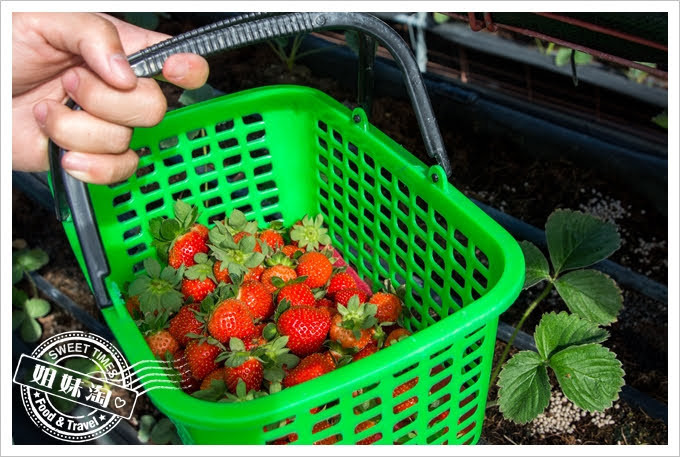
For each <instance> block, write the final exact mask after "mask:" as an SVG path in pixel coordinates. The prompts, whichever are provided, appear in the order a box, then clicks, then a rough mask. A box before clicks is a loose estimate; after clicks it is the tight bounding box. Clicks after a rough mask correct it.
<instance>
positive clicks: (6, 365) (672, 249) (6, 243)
mask: <svg viewBox="0 0 680 457" xmlns="http://www.w3.org/2000/svg"><path fill="white" fill-rule="evenodd" d="M189 5H190V8H191V9H193V10H196V11H220V10H221V11H348V10H355V11H452V10H454V11H517V12H521V11H536V10H538V9H541V10H548V11H585V10H591V11H595V10H597V11H603V12H609V11H612V12H614V11H616V12H619V11H630V12H652V11H665V12H668V13H669V37H668V38H669V40H668V42H669V74H670V75H671V76H670V78H669V90H668V95H669V98H668V99H669V109H668V118H669V125H670V126H671V128H670V129H669V141H668V145H669V149H668V150H669V175H668V182H669V183H671V184H670V186H669V195H668V200H669V210H668V211H669V212H668V214H669V219H668V233H669V239H668V250H669V259H668V260H669V261H668V274H669V278H674V279H673V280H672V281H669V285H668V286H669V300H668V302H669V304H670V306H669V311H668V318H669V352H668V356H669V386H668V395H669V398H668V400H669V427H668V430H669V437H668V438H669V445H668V446H646V447H639V446H638V447H636V446H616V447H614V446H611V447H608V446H588V447H586V448H585V449H584V448H581V447H575V446H574V447H570V446H551V447H549V448H547V447H542V446H524V447H521V448H520V447H513V446H478V447H470V448H456V449H451V448H449V447H428V448H426V449H425V448H419V449H417V450H414V449H413V448H411V447H408V446H403V447H398V446H389V447H385V446H373V447H371V448H367V447H352V448H351V449H350V448H347V447H335V446H331V447H328V446H327V447H325V448H323V450H320V449H319V448H312V447H301V446H292V447H291V446H277V447H275V448H272V447H269V448H267V449H266V450H265V449H264V448H255V447H252V446H234V447H230V448H229V449H228V450H226V449H223V448H222V449H213V448H214V447H215V446H210V447H201V448H200V450H198V452H200V453H206V454H207V453H213V452H219V453H220V454H223V453H225V452H226V453H227V454H229V455H232V454H235V455H239V454H249V455H256V454H257V453H265V452H266V453H269V454H273V453H276V454H280V455H315V454H318V453H320V452H323V453H324V454H327V455H343V454H348V453H352V454H362V453H369V452H370V453H371V454H374V455H413V454H415V453H417V454H422V453H423V452H424V451H425V452H427V453H428V454H432V455H451V454H456V455H458V454H466V455H546V454H550V455H572V454H576V453H579V454H580V453H597V454H600V455H641V454H643V453H646V454H655V455H678V453H679V452H678V449H679V448H678V436H677V433H675V432H674V431H676V430H678V425H679V424H678V376H677V375H678V342H679V340H678V330H679V329H678V325H677V324H678V318H679V314H678V307H677V304H678V303H679V300H678V298H679V297H678V281H677V278H678V277H679V276H680V271H679V270H678V258H679V257H678V256H677V254H678V253H679V248H680V245H679V244H678V233H679V232H680V227H679V225H678V207H679V205H678V202H679V199H678V197H679V192H678V180H679V179H678V178H679V177H678V166H679V162H678V152H679V149H678V130H677V126H678V125H680V124H679V122H678V99H679V96H680V94H679V93H678V42H679V37H678V25H679V24H678V11H679V9H678V3H677V2H674V1H649V2H647V1H646V2H640V1H633V2H630V1H626V2H624V1H604V2H583V1H575V2H564V1H561V2H546V1H543V2H527V1H514V2H483V1H476V2H432V1H423V2H414V1H389V2H361V3H354V4H353V3H348V2H346V1H343V2H337V1H334V2H318V1H317V2H305V1H287V2H285V3H284V2H271V1H270V2H253V1H249V2H243V1H230V2H205V1H200V2H198V1H197V2H190V3H189V2H187V1H181V2H178V1H174V2H173V1H165V2H163V3H155V2H143V1H135V2H130V1H121V2H108V3H107V2H96V1H88V2H77V1H60V2H46V1H36V2H19V1H5V2H2V4H1V5H0V7H1V11H2V18H1V22H0V30H1V32H0V33H1V35H0V37H1V40H0V41H1V43H2V52H1V53H0V56H1V59H2V66H1V68H3V69H8V68H10V60H11V42H12V36H11V32H12V25H11V16H12V15H11V13H12V11H95V10H105V11H153V10H158V9H163V10H165V11H186V10H187V9H188V7H189ZM354 6H356V8H353V7H354ZM0 80H1V84H2V85H1V88H2V92H1V94H2V96H1V97H0V103H1V107H2V111H1V112H2V117H1V124H0V125H1V129H2V130H1V132H2V135H0V139H1V141H2V143H1V144H2V151H3V153H2V154H1V156H0V164H1V165H0V166H1V170H0V172H1V173H2V174H1V177H2V179H0V195H1V198H2V206H1V208H2V218H1V228H2V231H1V235H0V236H1V241H0V252H1V253H2V255H1V262H2V264H1V269H0V273H1V274H0V281H1V283H0V285H1V287H0V290H1V291H2V298H3V300H2V304H3V306H1V307H0V312H1V313H2V314H1V315H2V322H3V325H2V331H1V332H0V342H1V348H0V349H1V351H2V352H1V354H2V356H1V357H0V361H1V364H2V370H1V371H0V376H1V377H0V384H1V390H0V392H1V398H2V399H3V400H6V401H2V402H1V403H2V406H1V408H2V410H1V414H0V426H1V435H0V443H1V448H0V451H1V453H2V454H3V455H34V454H42V453H44V452H46V451H47V452H49V453H50V454H52V455H55V456H61V455H64V456H70V455H117V454H121V453H123V452H126V453H129V451H130V450H129V449H123V448H120V447H118V446H92V445H90V446H78V447H76V446H64V447H54V446H53V447H50V448H49V450H48V449H46V448H45V447H41V446H12V445H11V437H12V434H11V417H12V415H11V408H12V404H11V402H10V401H9V398H10V396H11V379H12V373H11V345H12V340H11V332H10V326H9V324H8V323H9V322H10V321H11V307H10V306H9V303H10V302H11V299H10V298H9V297H10V292H11V282H10V277H11V274H10V270H11V248H10V246H11V241H12V234H11V217H12V216H11V212H10V209H9V208H10V207H11V195H12V187H11V150H12V145H11V74H10V72H9V71H6V70H5V71H3V72H2V73H1V75H0ZM651 223H653V221H651ZM217 448H219V447H217ZM135 449H138V451H139V452H140V453H141V452H143V453H144V454H147V455H184V454H186V453H188V452H196V451H197V449H194V450H189V449H186V448H184V447H180V446H165V447H160V446H151V447H145V448H144V449H143V450H142V449H140V448H135Z"/></svg>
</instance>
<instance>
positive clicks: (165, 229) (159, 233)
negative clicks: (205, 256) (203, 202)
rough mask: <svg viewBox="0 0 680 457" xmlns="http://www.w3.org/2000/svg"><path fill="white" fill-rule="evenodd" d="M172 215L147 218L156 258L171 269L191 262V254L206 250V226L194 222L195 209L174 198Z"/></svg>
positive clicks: (190, 264)
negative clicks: (164, 261) (168, 217)
mask: <svg viewBox="0 0 680 457" xmlns="http://www.w3.org/2000/svg"><path fill="white" fill-rule="evenodd" d="M173 212H174V216H175V217H174V218H173V219H167V218H164V217H156V218H153V219H151V220H150V221H149V230H150V232H151V236H152V237H153V242H152V244H153V246H155V248H156V252H157V253H158V257H159V258H160V259H161V260H167V261H168V264H169V265H170V266H171V267H173V268H179V267H180V266H181V265H184V266H186V267H190V266H192V265H194V256H195V255H196V254H198V253H199V252H203V253H206V252H208V246H207V245H206V241H207V228H206V227H205V226H203V225H201V224H196V218H197V217H198V208H197V207H196V206H193V205H189V204H187V203H184V202H183V201H182V200H177V201H176V202H175V204H174V206H173Z"/></svg>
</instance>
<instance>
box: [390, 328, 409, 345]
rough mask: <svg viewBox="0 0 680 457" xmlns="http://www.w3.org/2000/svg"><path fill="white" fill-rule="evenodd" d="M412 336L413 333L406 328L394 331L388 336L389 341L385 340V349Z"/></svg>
mask: <svg viewBox="0 0 680 457" xmlns="http://www.w3.org/2000/svg"><path fill="white" fill-rule="evenodd" d="M410 335H411V332H409V331H408V330H406V329H405V328H397V329H394V330H392V331H391V332H390V334H389V335H387V339H386V340H385V347H388V346H391V345H393V344H394V343H397V342H399V341H401V340H403V339H404V338H406V337H407V336H410Z"/></svg>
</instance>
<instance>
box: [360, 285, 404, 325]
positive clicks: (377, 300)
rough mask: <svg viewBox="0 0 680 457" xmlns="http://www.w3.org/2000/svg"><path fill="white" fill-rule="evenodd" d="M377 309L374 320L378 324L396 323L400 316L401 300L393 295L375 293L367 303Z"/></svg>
mask: <svg viewBox="0 0 680 457" xmlns="http://www.w3.org/2000/svg"><path fill="white" fill-rule="evenodd" d="M368 302H369V303H373V304H374V305H376V306H377V307H378V310H377V311H376V313H375V318H376V319H378V321H380V322H392V323H394V322H397V320H398V319H399V315H400V314H401V309H402V305H401V300H399V297H397V296H396V295H394V294H391V293H387V292H377V293H376V294H374V295H373V296H372V297H371V299H370V300H369V301H368Z"/></svg>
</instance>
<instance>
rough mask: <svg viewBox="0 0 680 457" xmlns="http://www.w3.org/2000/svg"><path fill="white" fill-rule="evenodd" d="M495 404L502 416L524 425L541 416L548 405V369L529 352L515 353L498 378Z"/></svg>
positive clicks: (536, 356) (537, 356) (535, 355)
mask: <svg viewBox="0 0 680 457" xmlns="http://www.w3.org/2000/svg"><path fill="white" fill-rule="evenodd" d="M498 386H499V387H500V390H499V391H498V402H499V407H500V410H501V412H502V413H503V415H504V416H505V417H506V418H508V419H510V420H512V421H513V422H517V423H520V424H525V423H527V422H529V421H531V420H532V419H534V418H535V417H536V416H538V415H539V414H541V413H542V412H543V410H545V408H546V407H547V406H548V403H549V402H550V381H549V380H548V370H546V368H545V365H543V361H542V360H541V357H540V356H539V355H538V354H537V353H536V352H533V351H522V352H518V353H517V354H515V355H514V356H513V357H512V358H511V359H510V360H509V361H508V363H506V364H505V366H504V367H503V370H501V373H500V375H499V377H498Z"/></svg>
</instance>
